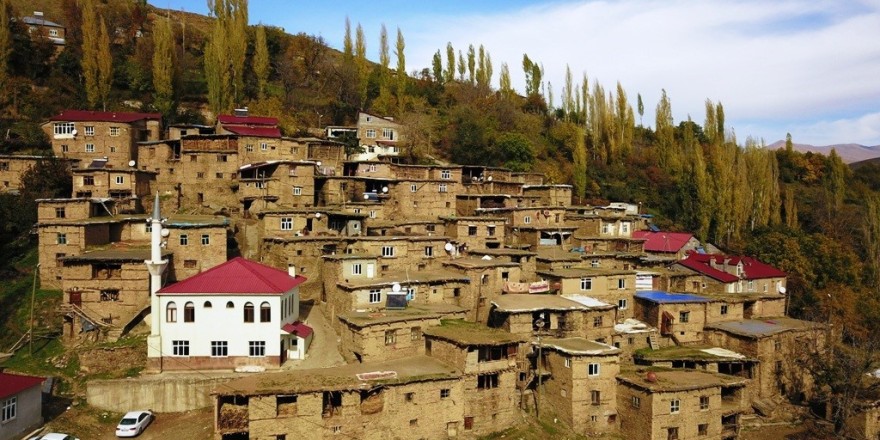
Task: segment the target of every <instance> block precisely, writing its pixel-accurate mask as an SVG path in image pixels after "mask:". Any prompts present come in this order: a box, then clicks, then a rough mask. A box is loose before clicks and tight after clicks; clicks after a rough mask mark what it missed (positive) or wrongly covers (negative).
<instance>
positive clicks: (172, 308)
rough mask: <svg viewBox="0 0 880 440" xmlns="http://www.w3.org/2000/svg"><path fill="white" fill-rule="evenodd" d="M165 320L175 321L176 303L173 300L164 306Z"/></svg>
mask: <svg viewBox="0 0 880 440" xmlns="http://www.w3.org/2000/svg"><path fill="white" fill-rule="evenodd" d="M165 322H177V305H176V304H174V303H173V302H170V303H168V305H167V306H165Z"/></svg>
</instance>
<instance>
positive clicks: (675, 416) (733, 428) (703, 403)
mask: <svg viewBox="0 0 880 440" xmlns="http://www.w3.org/2000/svg"><path fill="white" fill-rule="evenodd" d="M617 381H618V388H617V412H618V414H619V416H620V432H621V434H622V435H623V436H624V437H626V438H628V439H633V440H653V439H660V438H666V439H681V440H691V439H693V440H696V439H702V438H713V439H728V438H737V437H738V435H739V432H740V423H741V421H740V419H741V415H742V413H744V412H745V411H746V410H747V409H748V399H747V396H746V395H745V394H746V393H745V392H744V387H745V385H746V383H747V382H748V379H743V378H741V377H736V376H728V375H724V374H718V373H710V372H706V371H698V370H672V371H665V370H655V369H640V370H628V371H624V372H621V373H620V375H618V376H617Z"/></svg>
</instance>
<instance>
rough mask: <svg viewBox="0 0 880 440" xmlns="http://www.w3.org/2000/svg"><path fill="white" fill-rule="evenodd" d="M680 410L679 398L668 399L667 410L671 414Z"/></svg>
mask: <svg viewBox="0 0 880 440" xmlns="http://www.w3.org/2000/svg"><path fill="white" fill-rule="evenodd" d="M679 411H681V400H678V399H672V400H670V401H669V412H670V413H671V414H678V412H679Z"/></svg>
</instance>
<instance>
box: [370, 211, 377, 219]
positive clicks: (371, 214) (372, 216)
mask: <svg viewBox="0 0 880 440" xmlns="http://www.w3.org/2000/svg"><path fill="white" fill-rule="evenodd" d="M370 218H376V211H373V210H370Z"/></svg>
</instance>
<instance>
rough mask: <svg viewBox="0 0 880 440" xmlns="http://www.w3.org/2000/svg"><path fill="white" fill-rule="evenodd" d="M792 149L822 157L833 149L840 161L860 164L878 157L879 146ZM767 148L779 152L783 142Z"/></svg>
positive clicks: (854, 145) (798, 146)
mask: <svg viewBox="0 0 880 440" xmlns="http://www.w3.org/2000/svg"><path fill="white" fill-rule="evenodd" d="M793 147H794V149H795V151H799V152H801V153H806V152H808V151H811V152H813V153H819V154H824V155H828V154H830V153H831V149H832V148H833V149H835V150H837V154H838V155H839V156H840V158H841V159H843V162H844V163H853V162H860V161H863V160H867V159H873V158H875V157H880V145H874V146H872V147H869V146H865V145H859V144H837V145H826V146H824V147H817V146H814V145H808V144H793ZM767 148H770V149H771V150H779V149H782V148H785V141H776V142H774V143H772V144H770V145H768V146H767Z"/></svg>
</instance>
